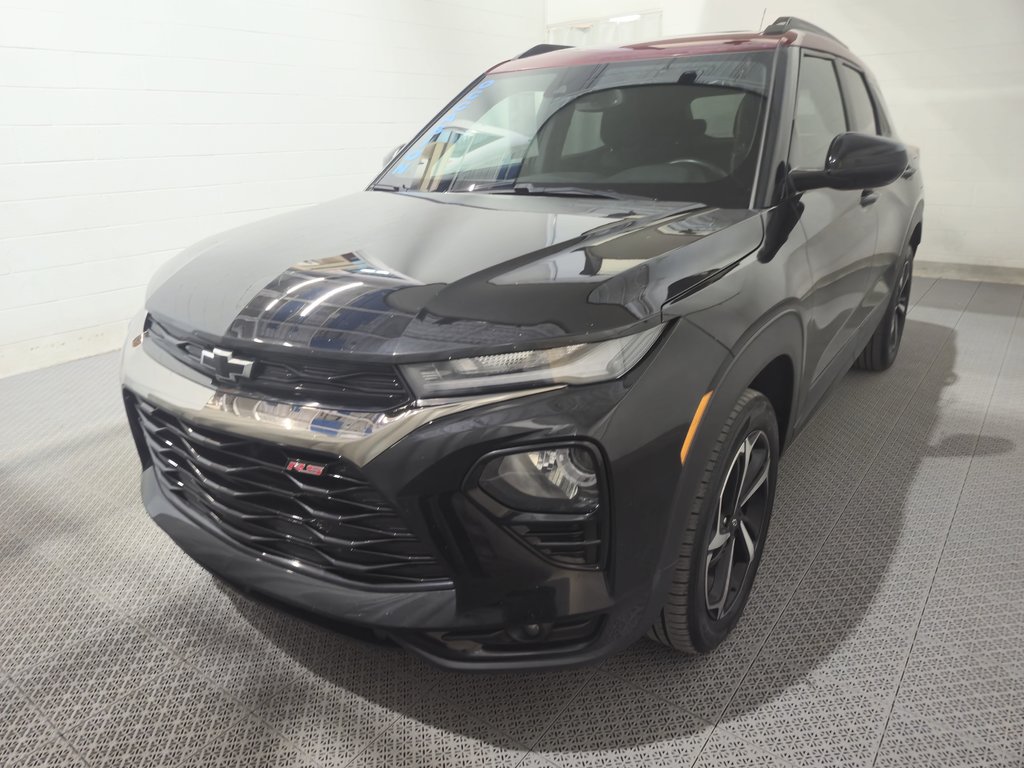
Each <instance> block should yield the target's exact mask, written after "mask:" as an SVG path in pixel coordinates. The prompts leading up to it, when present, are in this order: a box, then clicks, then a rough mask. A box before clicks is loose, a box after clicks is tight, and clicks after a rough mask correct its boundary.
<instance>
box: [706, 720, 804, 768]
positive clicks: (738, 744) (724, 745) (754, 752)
mask: <svg viewBox="0 0 1024 768" xmlns="http://www.w3.org/2000/svg"><path fill="white" fill-rule="evenodd" d="M792 765H793V763H792V762H790V761H789V760H787V759H785V758H783V757H781V756H779V755H776V754H773V753H772V752H766V751H764V750H762V749H760V748H758V747H756V746H754V745H753V744H749V743H747V742H746V741H744V740H743V739H741V738H740V737H738V736H737V735H736V734H734V733H732V732H730V731H728V730H726V729H725V728H716V729H715V730H714V733H712V734H711V738H710V739H708V742H707V744H705V745H704V749H702V750H701V753H700V757H699V758H698V759H697V762H696V763H694V766H693V768H789V766H792Z"/></svg>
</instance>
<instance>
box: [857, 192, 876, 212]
mask: <svg viewBox="0 0 1024 768" xmlns="http://www.w3.org/2000/svg"><path fill="white" fill-rule="evenodd" d="M877 200H878V193H877V192H875V190H873V189H865V190H864V191H863V192H861V193H860V204H861V205H862V206H863V207H865V208H867V207H868V206H869V205H872V204H874V203H875V202H876V201H877Z"/></svg>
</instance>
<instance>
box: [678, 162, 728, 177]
mask: <svg viewBox="0 0 1024 768" xmlns="http://www.w3.org/2000/svg"><path fill="white" fill-rule="evenodd" d="M669 165H692V166H696V167H697V168H700V169H701V170H702V171H704V172H705V173H706V174H707V175H708V177H709V178H708V179H707V180H708V181H718V180H720V179H724V178H726V177H727V176H728V175H729V173H728V171H725V170H723V169H722V168H719V167H718V166H717V165H714V164H712V163H709V162H708V161H707V160H698V159H697V158H695V157H681V158H679V159H678V160H671V161H670V162H669Z"/></svg>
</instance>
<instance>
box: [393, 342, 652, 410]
mask: <svg viewBox="0 0 1024 768" xmlns="http://www.w3.org/2000/svg"><path fill="white" fill-rule="evenodd" d="M661 330H662V327H661V326H658V327H656V328H651V329H649V330H646V331H643V332H641V333H637V334H634V335H632V336H623V337H622V338H618V339H610V340H608V341H599V342H597V343H594V344H574V345H572V346H570V347H555V348H554V349H533V350H525V351H522V352H509V353H508V354H503V355H481V356H480V357H463V358H459V359H456V360H442V361H439V362H432V363H411V364H407V365H403V366H402V371H403V373H405V375H406V377H407V378H408V379H409V383H410V384H411V385H412V388H413V390H414V391H415V392H416V395H417V396H418V397H421V398H422V397H438V396H448V395H462V394H468V393H471V392H479V391H480V390H491V389H513V388H516V387H522V388H529V387H542V386H545V385H548V384H590V383H592V382H596V381H609V380H611V379H617V378H618V377H619V376H621V375H622V374H624V373H625V372H626V371H628V370H629V369H630V368H632V367H633V366H634V365H636V364H637V363H638V362H640V359H641V358H642V357H643V356H644V355H645V354H646V353H647V350H649V349H650V348H651V346H652V345H653V344H654V342H655V341H657V339H658V336H660V335H661Z"/></svg>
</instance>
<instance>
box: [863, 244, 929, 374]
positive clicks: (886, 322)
mask: <svg viewBox="0 0 1024 768" xmlns="http://www.w3.org/2000/svg"><path fill="white" fill-rule="evenodd" d="M913 275H914V259H913V255H912V254H911V253H908V254H907V255H906V258H905V260H904V262H903V266H902V267H901V268H900V276H899V279H898V280H897V281H896V289H895V290H894V291H893V295H892V299H891V300H890V302H889V309H888V311H887V312H886V313H885V316H884V317H883V318H882V322H880V323H879V324H878V328H876V329H875V333H874V335H873V336H872V337H871V341H869V342H868V345H867V346H866V347H864V351H863V352H861V353H860V357H858V358H857V361H856V363H855V364H854V365H855V366H856V367H857V368H861V369H863V370H865V371H884V370H886V369H887V368H889V367H890V366H891V365H892V364H893V363H895V362H896V355H897V354H898V353H899V351H900V342H901V341H903V329H904V327H905V326H906V324H907V310H908V309H909V308H910V284H911V282H912V280H913Z"/></svg>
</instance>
